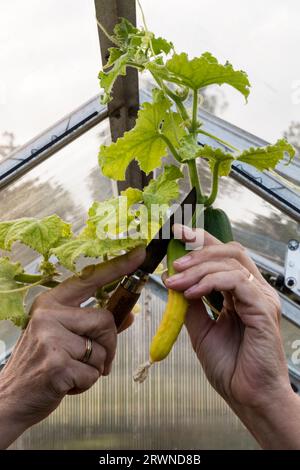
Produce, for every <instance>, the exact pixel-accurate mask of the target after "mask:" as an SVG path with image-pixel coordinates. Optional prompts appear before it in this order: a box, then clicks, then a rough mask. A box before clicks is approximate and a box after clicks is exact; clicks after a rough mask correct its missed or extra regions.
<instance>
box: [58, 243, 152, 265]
mask: <svg viewBox="0 0 300 470" xmlns="http://www.w3.org/2000/svg"><path fill="white" fill-rule="evenodd" d="M142 244H144V243H143V241H141V240H139V239H132V238H119V239H110V238H106V239H104V240H98V239H85V240H84V239H81V238H77V239H74V240H71V241H69V242H66V243H65V244H64V245H62V246H60V247H58V248H54V249H53V250H52V254H53V255H55V256H56V257H57V258H58V260H59V263H60V264H61V265H62V266H64V267H65V268H67V269H69V270H70V271H72V272H76V260H77V259H78V258H79V257H80V256H84V257H88V258H101V257H103V255H108V256H116V255H119V254H121V253H122V252H123V251H124V250H125V251H130V250H132V249H133V248H135V247H136V246H139V245H142Z"/></svg>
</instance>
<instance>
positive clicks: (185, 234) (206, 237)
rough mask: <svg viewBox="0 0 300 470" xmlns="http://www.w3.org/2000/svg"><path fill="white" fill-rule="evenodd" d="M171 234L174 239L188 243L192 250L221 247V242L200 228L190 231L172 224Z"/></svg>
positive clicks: (179, 225) (185, 227)
mask: <svg viewBox="0 0 300 470" xmlns="http://www.w3.org/2000/svg"><path fill="white" fill-rule="evenodd" d="M173 233H174V236H175V238H177V239H178V240H182V241H183V242H186V243H190V244H191V245H192V248H193V249H199V248H203V246H210V245H222V242H220V240H218V239H217V238H215V237H214V236H213V235H211V234H210V233H208V232H206V231H205V230H204V229H202V228H195V229H191V228H190V227H187V226H186V225H181V224H174V225H173Z"/></svg>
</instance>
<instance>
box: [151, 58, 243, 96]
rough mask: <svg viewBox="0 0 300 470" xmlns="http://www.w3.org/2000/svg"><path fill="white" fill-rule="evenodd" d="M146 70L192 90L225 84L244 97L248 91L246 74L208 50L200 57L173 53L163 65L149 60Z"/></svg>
mask: <svg viewBox="0 0 300 470" xmlns="http://www.w3.org/2000/svg"><path fill="white" fill-rule="evenodd" d="M147 68H148V70H150V72H152V73H153V74H154V75H156V76H158V77H160V78H161V79H163V80H167V81H169V82H172V83H176V84H177V85H180V86H187V87H189V88H191V89H192V90H199V89H200V88H204V87H206V86H208V85H213V84H215V85H223V84H225V83H226V84H227V85H230V86H232V87H233V88H235V89H236V90H238V91H240V92H241V93H242V94H243V95H244V96H245V98H247V97H248V95H249V93H250V83H249V80H248V77H247V74H246V73H245V72H243V71H236V70H234V69H233V67H232V65H231V64H229V63H226V64H225V65H222V64H219V63H218V61H217V59H216V58H215V57H213V56H212V55H211V54H210V53H209V52H205V53H204V54H202V56H201V57H195V58H194V59H191V60H190V59H189V58H188V55H187V54H186V53H182V54H174V55H173V57H172V58H171V59H169V60H168V61H167V62H166V64H165V65H158V64H157V63H155V62H151V63H149V64H148V65H147Z"/></svg>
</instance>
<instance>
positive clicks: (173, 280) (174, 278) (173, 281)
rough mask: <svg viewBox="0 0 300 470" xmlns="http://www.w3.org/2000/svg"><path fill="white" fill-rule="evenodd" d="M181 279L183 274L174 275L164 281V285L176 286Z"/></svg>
mask: <svg viewBox="0 0 300 470" xmlns="http://www.w3.org/2000/svg"><path fill="white" fill-rule="evenodd" d="M182 278H183V274H174V276H171V277H168V278H167V279H166V280H165V283H166V284H168V285H171V284H172V285H173V284H176V282H177V281H180V279H182Z"/></svg>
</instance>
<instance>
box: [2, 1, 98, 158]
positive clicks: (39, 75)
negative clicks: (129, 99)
mask: <svg viewBox="0 0 300 470" xmlns="http://www.w3.org/2000/svg"><path fill="white" fill-rule="evenodd" d="M0 62H1V77H0V106H1V117H0V159H1V156H2V158H3V155H6V154H7V153H9V151H10V150H12V149H13V147H14V146H16V145H22V144H24V143H25V142H26V141H28V140H29V139H30V138H32V136H34V135H37V134H38V133H40V132H41V131H43V130H44V129H46V128H47V127H48V126H50V125H51V124H53V123H54V122H56V121H57V120H58V119H60V118H61V117H62V116H63V115H65V114H67V113H69V112H70V111H71V110H72V109H74V108H76V107H77V106H80V105H81V104H82V103H84V102H85V101H87V100H89V99H90V98H91V96H93V95H95V94H96V93H98V91H99V86H98V79H97V76H98V71H99V69H100V67H101V58H100V51H99V41H98V33H97V26H96V22H95V9H94V2H93V1H88V2H82V1H81V0H65V1H63V2H61V1H60V0H44V1H42V2H40V1H37V0H27V1H26V2H24V1H23V0H14V1H12V2H1V14H0ZM5 132H10V133H13V135H12V136H10V135H6V134H5ZM3 133H4V135H3ZM4 146H5V148H4Z"/></svg>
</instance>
